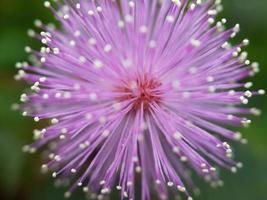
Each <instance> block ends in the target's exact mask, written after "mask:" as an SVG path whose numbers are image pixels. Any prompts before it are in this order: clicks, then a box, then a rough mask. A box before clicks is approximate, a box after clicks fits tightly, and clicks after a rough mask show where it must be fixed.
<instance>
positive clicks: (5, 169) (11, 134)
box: [0, 0, 267, 200]
mask: <svg viewBox="0 0 267 200" xmlns="http://www.w3.org/2000/svg"><path fill="white" fill-rule="evenodd" d="M223 5H224V7H225V10H224V12H223V16H225V17H226V18H227V19H228V22H229V23H228V24H229V25H233V24H235V23H237V22H238V23H240V24H241V28H242V32H241V34H239V36H238V38H237V39H238V40H242V39H243V38H245V37H248V38H249V39H250V41H251V45H250V46H249V47H248V48H247V51H248V52H249V53H250V59H251V60H253V61H254V60H256V61H259V62H260V64H261V66H262V67H261V73H260V74H258V75H257V77H255V78H253V81H254V83H255V88H264V89H266V85H267V80H266V75H267V55H266V54H267V0H254V1H251V0H223ZM36 17H39V18H40V19H42V20H43V21H44V22H49V21H53V18H52V14H50V12H49V11H48V10H47V9H45V8H44V7H43V1H42V0H0V200H7V199H8V200H54V199H63V191H64V189H56V188H54V183H53V180H52V178H50V176H48V175H42V174H41V173H40V170H39V169H40V165H41V159H40V154H39V155H38V154H36V155H27V154H23V153H22V152H21V147H22V146H23V145H24V144H27V143H30V142H31V141H32V129H33V128H34V126H35V124H34V122H33V120H31V119H27V118H23V117H22V116H20V115H19V113H18V112H13V111H10V106H11V104H12V103H14V102H17V101H18V99H19V96H20V93H21V92H22V91H23V89H24V88H25V85H24V84H23V83H21V82H15V81H13V75H14V74H15V72H16V70H15V68H14V64H15V62H16V61H23V60H26V59H27V55H26V53H24V50H23V49H24V46H26V45H30V46H35V47H37V45H36V41H34V40H32V39H30V38H28V37H27V35H26V31H27V29H28V28H31V27H32V22H33V20H34V19H35V18H36ZM252 104H253V105H257V107H259V108H261V109H262V110H263V115H262V116H260V117H257V118H253V119H252V120H253V125H251V127H250V128H248V129H246V130H243V131H242V132H243V133H244V135H245V137H247V138H248V140H249V144H248V145H245V146H242V145H238V144H235V147H236V151H237V159H238V160H240V161H242V162H243V163H244V168H243V169H242V170H240V171H239V173H237V174H235V175H233V174H231V173H229V172H222V178H223V180H224V181H225V186H224V187H223V188H219V189H211V188H210V187H209V186H208V185H206V184H205V183H203V182H200V183H199V184H200V188H201V191H202V194H201V196H200V197H198V198H196V199H197V200H214V199H216V200H267V96H265V97H257V98H254V99H253V101H252ZM74 196H75V197H74V198H73V199H84V197H83V195H82V194H81V192H79V191H78V192H77V193H76V194H75V195H74Z"/></svg>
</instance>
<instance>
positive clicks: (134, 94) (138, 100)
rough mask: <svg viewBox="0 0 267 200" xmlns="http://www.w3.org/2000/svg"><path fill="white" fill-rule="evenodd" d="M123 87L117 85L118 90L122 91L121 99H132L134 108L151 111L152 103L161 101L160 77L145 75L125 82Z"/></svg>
mask: <svg viewBox="0 0 267 200" xmlns="http://www.w3.org/2000/svg"><path fill="white" fill-rule="evenodd" d="M123 83H124V85H123V86H122V87H117V88H116V91H117V92H120V93H122V95H121V96H120V97H119V98H118V100H119V101H126V100H128V101H131V102H132V109H133V110H138V109H140V108H143V109H144V111H149V108H150V105H151V104H153V103H160V101H161V91H160V88H159V87H160V86H161V83H160V81H159V80H158V79H156V78H152V77H149V76H148V75H145V76H143V77H138V78H135V79H130V80H127V81H124V82H123Z"/></svg>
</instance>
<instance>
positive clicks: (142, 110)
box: [15, 0, 264, 200]
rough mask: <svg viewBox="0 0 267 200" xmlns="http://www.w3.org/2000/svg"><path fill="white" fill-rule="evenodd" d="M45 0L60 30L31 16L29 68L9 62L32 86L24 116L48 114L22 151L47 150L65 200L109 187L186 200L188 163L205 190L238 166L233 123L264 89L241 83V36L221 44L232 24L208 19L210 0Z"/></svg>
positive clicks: (253, 67)
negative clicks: (36, 46)
mask: <svg viewBox="0 0 267 200" xmlns="http://www.w3.org/2000/svg"><path fill="white" fill-rule="evenodd" d="M44 5H45V7H48V8H49V9H50V10H51V11H52V12H53V14H54V15H55V17H56V18H57V19H58V21H59V22H60V24H61V28H60V29H55V28H54V27H53V26H52V25H45V24H43V23H42V22H41V21H40V20H36V21H35V25H36V26H37V27H38V28H40V29H41V31H40V34H39V33H37V32H35V31H33V30H30V31H29V32H28V33H29V35H30V36H32V37H35V38H37V39H39V40H40V41H41V42H42V44H43V47H41V50H40V51H35V50H32V49H31V48H30V47H26V48H25V50H26V51H27V52H29V53H31V57H30V58H31V63H32V64H31V65H29V64H28V63H26V62H24V63H18V64H17V65H16V66H17V68H19V72H18V74H17V75H16V76H15V78H16V79H17V80H20V79H23V80H25V81H27V82H28V83H30V84H31V90H30V91H27V92H25V93H24V94H22V95H21V101H22V102H23V104H22V105H21V108H22V109H23V115H24V116H32V117H33V119H34V121H36V122H39V121H43V120H47V119H49V121H50V125H48V126H47V127H46V128H44V129H41V130H34V139H35V140H36V142H35V143H33V144H31V145H28V146H25V147H24V151H29V152H32V153H33V152H35V151H36V150H37V149H40V148H42V147H45V148H47V149H48V151H46V155H47V159H46V160H45V164H43V166H42V171H44V172H46V171H52V176H53V177H54V178H57V179H58V180H61V181H62V180H66V179H71V180H72V182H73V185H72V187H71V188H69V190H68V191H67V192H66V193H65V197H70V195H71V193H72V192H73V191H74V190H75V189H76V188H77V187H80V186H81V187H83V190H84V192H86V193H88V194H91V195H92V197H96V198H98V199H103V198H104V197H105V196H106V195H108V194H109V193H110V192H111V191H112V190H114V189H116V190H118V191H119V194H120V197H119V199H127V198H128V199H131V200H134V199H142V200H148V199H152V197H151V194H152V193H153V192H156V194H157V195H158V197H159V198H160V199H168V194H169V192H170V191H171V192H172V193H175V195H178V196H182V198H186V199H188V200H191V199H192V197H191V196H192V195H193V193H194V192H196V191H197V188H196V187H195V185H194V184H193V182H192V179H191V178H190V173H188V169H189V168H191V169H192V170H193V171H194V172H195V173H196V174H198V175H199V176H201V177H203V178H204V179H205V180H206V181H207V182H209V183H210V184H211V185H212V186H214V187H215V186H220V185H222V184H223V183H222V181H221V180H220V179H219V177H218V173H217V170H216V168H217V167H222V168H226V169H229V170H231V171H232V172H236V169H237V168H238V167H241V166H242V164H241V163H238V162H235V161H234V160H233V151H232V149H231V146H230V144H229V140H235V141H239V142H241V143H246V139H245V138H243V137H242V135H241V134H240V133H238V132H236V131H234V130H233V129H232V128H233V127H238V126H247V125H249V123H250V120H249V119H247V118H245V116H246V115H248V114H255V115H258V114H260V111H259V110H257V109H255V108H252V109H249V108H246V107H244V106H242V105H243V104H247V103H248V99H249V98H250V97H252V96H255V95H261V94H264V91H263V90H259V91H258V92H255V91H250V90H249V88H250V87H252V83H250V82H249V83H245V82H244V81H242V80H243V79H245V78H247V77H249V76H253V75H254V74H256V73H257V72H258V71H259V67H258V64H257V63H251V62H250V61H249V60H248V59H247V53H246V52H242V48H243V47H244V46H246V45H247V44H248V43H249V41H248V40H247V39H245V40H243V41H242V42H241V43H240V44H237V45H231V44H230V42H227V41H228V40H229V39H231V38H233V37H235V35H236V34H237V33H238V32H239V29H240V27H239V25H238V24H237V25H235V26H234V27H233V28H230V29H226V28H225V26H224V24H225V23H226V19H224V18H223V19H221V20H220V21H218V22H216V20H215V18H216V15H217V14H218V13H219V12H220V11H221V10H222V5H221V4H220V1H212V0H207V1H201V0H191V1H190V0H118V1H116V0H98V1H96V0H95V1H86V0H77V1H75V3H74V1H54V2H53V3H50V2H48V1H47V2H45V3H44ZM227 141H228V142H227ZM138 177H140V178H138ZM138 186H140V187H141V189H140V190H141V196H140V197H137V194H136V192H135V191H136V188H137V187H138ZM138 190H139V189H138Z"/></svg>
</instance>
